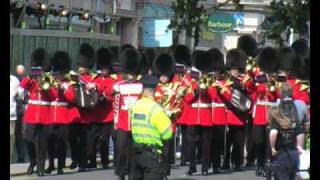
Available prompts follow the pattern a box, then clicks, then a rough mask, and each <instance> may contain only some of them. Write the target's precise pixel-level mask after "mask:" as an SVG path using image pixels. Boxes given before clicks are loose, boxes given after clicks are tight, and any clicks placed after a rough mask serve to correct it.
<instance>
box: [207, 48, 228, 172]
mask: <svg viewBox="0 0 320 180" xmlns="http://www.w3.org/2000/svg"><path fill="white" fill-rule="evenodd" d="M209 53H210V57H211V59H212V61H214V63H213V64H214V67H213V71H214V75H213V78H214V80H213V82H212V84H211V86H210V87H209V88H208V91H210V95H211V99H212V107H211V114H212V125H213V127H212V142H211V153H210V154H211V162H212V167H213V173H215V174H216V173H219V172H220V170H219V169H220V164H221V155H223V152H224V143H225V138H226V130H225V127H226V125H227V112H226V106H225V104H224V102H223V99H222V97H221V96H220V95H219V87H221V86H222V85H223V84H224V83H225V80H224V79H223V73H224V70H225V67H224V58H223V54H222V53H221V51H220V50H219V49H217V48H212V49H210V50H209Z"/></svg>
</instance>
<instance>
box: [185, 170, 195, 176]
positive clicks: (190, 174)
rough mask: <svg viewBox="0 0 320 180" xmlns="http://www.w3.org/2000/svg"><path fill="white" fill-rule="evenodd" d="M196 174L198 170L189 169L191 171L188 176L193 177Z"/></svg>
mask: <svg viewBox="0 0 320 180" xmlns="http://www.w3.org/2000/svg"><path fill="white" fill-rule="evenodd" d="M196 172H197V170H195V169H189V170H188V171H187V172H186V175H188V176H192V175H193V173H196Z"/></svg>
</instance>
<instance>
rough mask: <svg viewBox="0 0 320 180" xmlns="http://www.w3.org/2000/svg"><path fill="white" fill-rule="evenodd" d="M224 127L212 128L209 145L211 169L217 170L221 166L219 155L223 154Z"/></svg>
mask: <svg viewBox="0 0 320 180" xmlns="http://www.w3.org/2000/svg"><path fill="white" fill-rule="evenodd" d="M224 139H225V126H224V125H219V126H213V127H212V143H211V154H212V156H211V157H212V158H211V159H212V167H213V168H214V169H218V168H220V166H221V155H223V153H224V143H225V140H224Z"/></svg>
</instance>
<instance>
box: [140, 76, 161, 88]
mask: <svg viewBox="0 0 320 180" xmlns="http://www.w3.org/2000/svg"><path fill="white" fill-rule="evenodd" d="M141 82H142V84H143V87H144V88H155V87H156V86H157V84H158V83H159V78H158V77H157V76H154V75H145V76H143V77H142V78H141Z"/></svg>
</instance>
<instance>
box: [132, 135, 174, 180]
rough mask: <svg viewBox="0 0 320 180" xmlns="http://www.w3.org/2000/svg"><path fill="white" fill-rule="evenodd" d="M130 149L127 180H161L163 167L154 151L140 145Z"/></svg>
mask: <svg viewBox="0 0 320 180" xmlns="http://www.w3.org/2000/svg"><path fill="white" fill-rule="evenodd" d="M168 142H169V141H168ZM132 147H133V148H132V151H131V153H130V155H131V157H130V160H131V161H130V166H131V168H130V173H129V180H162V179H163V174H164V173H163V166H162V164H161V162H160V159H159V155H157V153H156V150H155V149H154V150H152V148H151V147H146V146H144V145H141V144H133V145H132Z"/></svg>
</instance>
